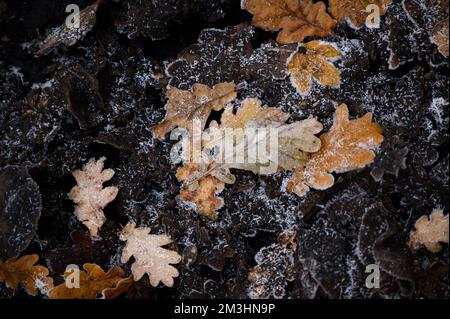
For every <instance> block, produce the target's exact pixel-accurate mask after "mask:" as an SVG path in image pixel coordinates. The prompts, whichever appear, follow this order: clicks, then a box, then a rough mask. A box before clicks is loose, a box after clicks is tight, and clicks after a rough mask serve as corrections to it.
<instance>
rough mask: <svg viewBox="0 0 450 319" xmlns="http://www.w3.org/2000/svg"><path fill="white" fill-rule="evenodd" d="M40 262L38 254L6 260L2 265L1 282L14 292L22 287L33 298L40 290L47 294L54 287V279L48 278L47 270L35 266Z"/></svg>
mask: <svg viewBox="0 0 450 319" xmlns="http://www.w3.org/2000/svg"><path fill="white" fill-rule="evenodd" d="M38 260H39V256H38V255H36V254H33V255H26V256H22V257H19V258H17V257H16V258H11V259H8V260H6V261H5V262H4V263H2V264H0V282H6V286H7V287H8V288H11V289H14V290H17V289H18V288H19V285H20V286H22V287H23V288H25V290H26V292H27V293H28V294H29V295H32V296H35V295H37V293H38V290H40V291H41V292H42V293H47V291H48V290H50V289H51V288H52V287H53V279H52V278H50V277H47V276H48V269H47V268H45V267H44V266H39V265H36V266H35V264H36V263H37V262H38Z"/></svg>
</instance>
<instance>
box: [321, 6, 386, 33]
mask: <svg viewBox="0 0 450 319" xmlns="http://www.w3.org/2000/svg"><path fill="white" fill-rule="evenodd" d="M391 1H392V0H330V1H329V5H330V13H331V15H332V16H333V18H335V19H336V20H337V21H338V22H339V23H343V22H344V21H345V19H346V18H347V19H348V22H349V23H350V26H352V27H353V28H355V29H360V28H362V27H363V26H364V25H365V24H366V19H367V17H368V15H369V14H370V13H371V12H372V11H371V10H370V7H368V6H369V5H375V6H377V7H378V9H379V12H380V16H382V15H384V14H385V13H386V5H387V4H389V3H391Z"/></svg>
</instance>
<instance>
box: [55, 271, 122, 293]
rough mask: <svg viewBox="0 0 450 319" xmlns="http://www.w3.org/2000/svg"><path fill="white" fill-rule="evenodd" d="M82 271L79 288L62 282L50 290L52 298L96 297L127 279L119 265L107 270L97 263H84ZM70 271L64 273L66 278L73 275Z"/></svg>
mask: <svg viewBox="0 0 450 319" xmlns="http://www.w3.org/2000/svg"><path fill="white" fill-rule="evenodd" d="M83 269H84V270H85V271H80V272H79V274H80V277H79V279H80V281H79V284H80V285H79V288H77V287H73V288H71V287H68V286H67V285H66V283H65V282H64V283H62V284H61V285H59V286H56V287H55V288H53V289H52V290H50V292H49V294H48V296H49V298H50V299H95V298H97V297H98V296H100V295H103V292H104V291H105V290H106V289H114V288H115V287H116V286H117V285H118V284H119V282H121V281H122V280H124V279H126V278H124V272H123V270H122V269H121V268H119V267H113V268H111V269H110V270H109V271H108V272H105V271H104V270H103V269H102V268H101V267H100V266H98V265H96V264H84V265H83ZM71 274H72V272H70V271H68V272H66V273H65V274H64V278H67V277H68V276H69V275H71Z"/></svg>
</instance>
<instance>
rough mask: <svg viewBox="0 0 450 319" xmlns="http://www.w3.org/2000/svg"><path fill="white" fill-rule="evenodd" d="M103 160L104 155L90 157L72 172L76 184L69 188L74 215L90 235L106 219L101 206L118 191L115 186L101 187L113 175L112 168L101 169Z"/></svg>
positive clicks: (96, 232)
mask: <svg viewBox="0 0 450 319" xmlns="http://www.w3.org/2000/svg"><path fill="white" fill-rule="evenodd" d="M105 160H106V158H105V157H102V158H100V159H99V160H98V161H96V160H95V159H90V160H89V162H88V163H87V164H85V165H84V166H83V169H82V170H76V171H74V172H72V175H73V176H74V177H75V179H76V181H77V186H74V187H73V188H72V189H71V190H70V192H69V194H68V196H69V198H70V199H71V200H73V201H74V202H75V204H76V206H75V215H76V216H77V218H78V220H79V221H81V222H82V223H83V224H84V225H85V226H86V227H87V228H88V229H89V232H90V234H91V236H97V234H98V230H99V229H100V227H102V225H103V224H104V223H105V221H106V217H105V214H104V213H103V208H105V206H106V205H107V204H108V203H110V202H112V201H113V200H114V198H116V196H117V193H118V192H119V189H118V188H117V187H115V186H109V187H105V188H103V183H104V182H106V181H108V180H110V179H111V178H112V177H113V175H114V171H113V170H112V169H105V170H104V169H103V166H104V162H105Z"/></svg>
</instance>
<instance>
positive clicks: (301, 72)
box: [288, 40, 341, 95]
mask: <svg viewBox="0 0 450 319" xmlns="http://www.w3.org/2000/svg"><path fill="white" fill-rule="evenodd" d="M302 47H303V48H304V49H306V52H305V53H300V52H297V53H294V55H293V56H292V58H291V59H290V61H289V63H288V71H289V73H290V75H291V81H292V83H293V85H294V86H295V87H296V88H297V89H298V91H299V92H300V93H301V94H302V95H306V94H307V93H308V92H309V91H310V90H311V87H312V84H313V78H314V79H315V80H316V81H317V82H318V83H319V84H321V85H324V86H332V87H336V86H339V85H340V83H341V72H340V71H339V70H338V69H337V68H336V67H335V66H334V65H333V64H332V63H331V62H333V61H334V60H335V59H337V58H339V57H340V56H341V54H340V52H339V51H338V50H336V49H335V48H334V47H333V46H332V45H331V44H327V43H324V42H322V41H318V40H316V41H310V42H308V43H306V44H304V45H303V46H302Z"/></svg>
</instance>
